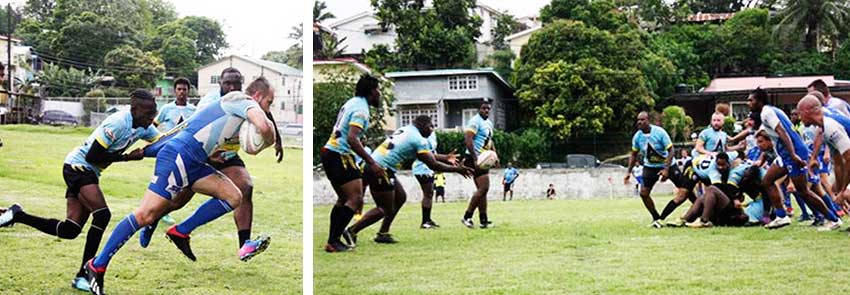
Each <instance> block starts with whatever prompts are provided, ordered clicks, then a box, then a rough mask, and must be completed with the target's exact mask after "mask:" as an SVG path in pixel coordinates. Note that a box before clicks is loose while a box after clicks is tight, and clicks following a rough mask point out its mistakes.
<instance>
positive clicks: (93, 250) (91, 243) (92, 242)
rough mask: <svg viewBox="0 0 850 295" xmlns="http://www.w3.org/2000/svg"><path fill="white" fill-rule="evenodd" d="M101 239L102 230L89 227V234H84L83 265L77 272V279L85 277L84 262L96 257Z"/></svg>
mask: <svg viewBox="0 0 850 295" xmlns="http://www.w3.org/2000/svg"><path fill="white" fill-rule="evenodd" d="M102 239H103V229H99V228H97V227H94V226H89V232H88V233H86V246H85V249H84V250H83V263H82V264H81V265H80V271H79V272H77V277H86V268H85V266H86V262H88V261H89V259H92V258H94V256H95V255H97V247H98V246H100V241H101V240H102Z"/></svg>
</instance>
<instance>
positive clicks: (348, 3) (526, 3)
mask: <svg viewBox="0 0 850 295" xmlns="http://www.w3.org/2000/svg"><path fill="white" fill-rule="evenodd" d="M549 2H551V0H521V1H519V0H502V1H498V0H478V3H480V4H484V5H487V6H490V7H493V8H494V9H496V10H499V11H503V10H507V11H508V12H509V13H510V14H513V15H514V16H515V17H522V16H527V15H532V14H538V12H540V8H543V6H545V5H546V4H549ZM325 3H326V4H327V5H328V10H329V11H330V12H331V13H333V14H334V15H335V16H336V19H333V20H331V21H330V22H328V23H327V24H331V23H333V22H334V21H338V20H342V19H345V18H346V17H349V16H352V15H355V14H358V13H361V12H363V11H366V10H371V9H372V5H371V4H370V1H369V0H325Z"/></svg>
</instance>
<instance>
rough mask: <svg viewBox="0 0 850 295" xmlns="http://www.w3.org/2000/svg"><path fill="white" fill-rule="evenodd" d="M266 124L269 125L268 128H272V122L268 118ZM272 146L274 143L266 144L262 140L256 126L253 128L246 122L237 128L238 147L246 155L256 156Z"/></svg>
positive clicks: (252, 125)
mask: <svg viewBox="0 0 850 295" xmlns="http://www.w3.org/2000/svg"><path fill="white" fill-rule="evenodd" d="M266 123H267V124H269V126H274V125H273V124H272V121H271V120H269V119H268V118H266ZM273 144H274V141H272V142H267V141H266V140H265V139H264V138H263V135H262V134H260V132H259V130H258V129H257V126H254V124H251V122H248V121H247V120H246V121H245V122H244V123H242V127H240V128H239V145H240V146H241V148H242V150H243V151H245V152H246V153H248V154H251V155H256V154H258V153H260V151H262V150H263V149H265V148H267V147H269V146H271V145H273Z"/></svg>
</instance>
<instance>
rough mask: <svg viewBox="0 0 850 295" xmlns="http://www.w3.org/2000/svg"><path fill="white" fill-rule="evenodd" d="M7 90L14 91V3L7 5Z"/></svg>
mask: <svg viewBox="0 0 850 295" xmlns="http://www.w3.org/2000/svg"><path fill="white" fill-rule="evenodd" d="M6 71H7V73H6V90H8V91H9V92H12V80H14V78H13V77H12V3H9V4H7V5H6Z"/></svg>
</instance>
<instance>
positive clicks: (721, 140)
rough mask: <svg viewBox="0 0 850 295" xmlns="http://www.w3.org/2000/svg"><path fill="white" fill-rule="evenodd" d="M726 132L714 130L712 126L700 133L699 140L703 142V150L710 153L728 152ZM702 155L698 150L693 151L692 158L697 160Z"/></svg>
mask: <svg viewBox="0 0 850 295" xmlns="http://www.w3.org/2000/svg"><path fill="white" fill-rule="evenodd" d="M727 137H728V136H727V135H726V132H725V131H723V130H722V129H721V130H714V128H711V127H710V126H709V127H708V128H705V129H703V130H702V132H700V133H699V139H701V140H702V142H703V148H705V150H706V151H709V152H717V153H719V152H723V151H726V138H727ZM699 156H700V153H699V152H698V151H697V149H693V150H691V157H693V158H696V157H699Z"/></svg>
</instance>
